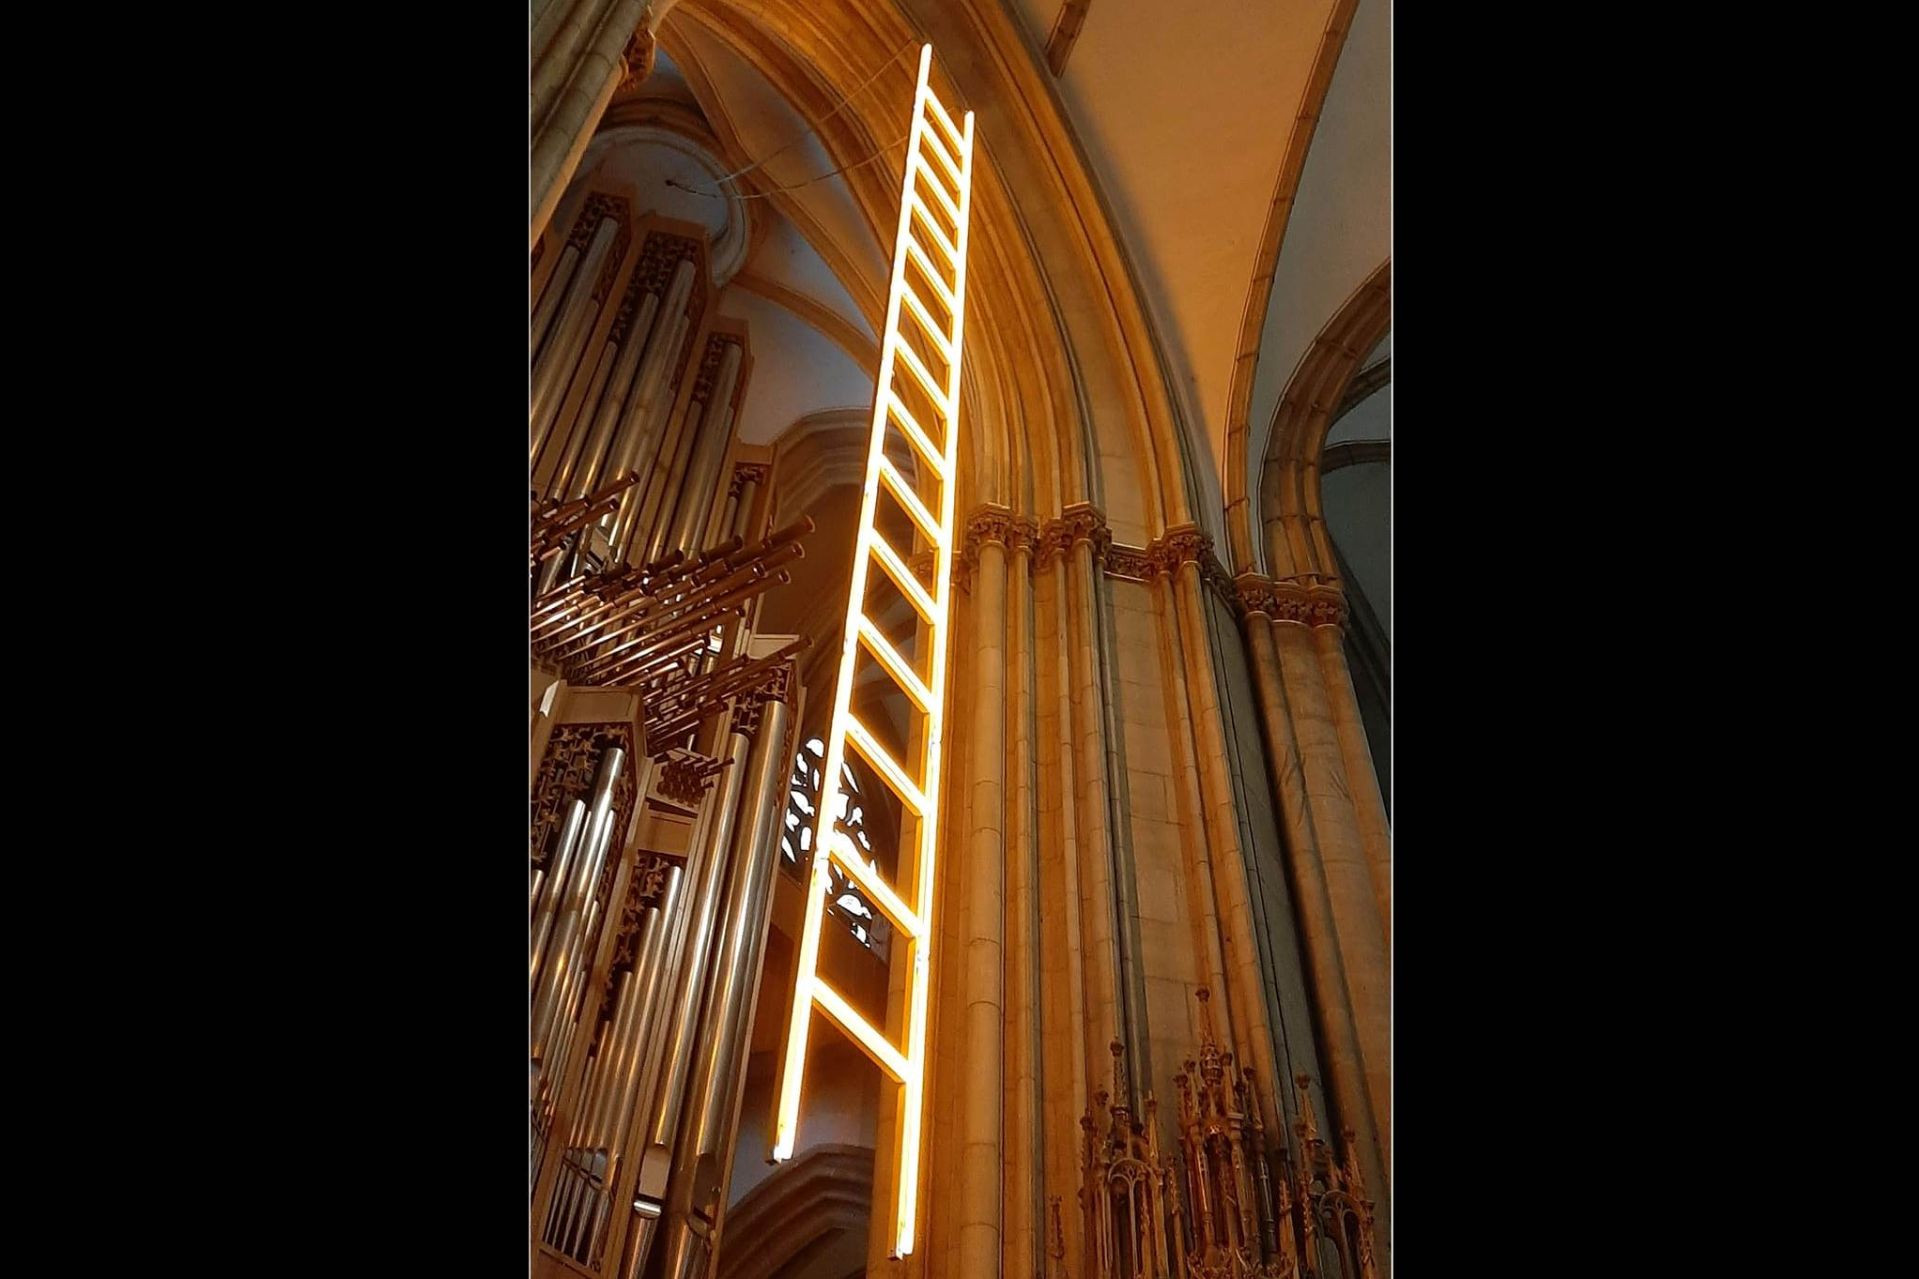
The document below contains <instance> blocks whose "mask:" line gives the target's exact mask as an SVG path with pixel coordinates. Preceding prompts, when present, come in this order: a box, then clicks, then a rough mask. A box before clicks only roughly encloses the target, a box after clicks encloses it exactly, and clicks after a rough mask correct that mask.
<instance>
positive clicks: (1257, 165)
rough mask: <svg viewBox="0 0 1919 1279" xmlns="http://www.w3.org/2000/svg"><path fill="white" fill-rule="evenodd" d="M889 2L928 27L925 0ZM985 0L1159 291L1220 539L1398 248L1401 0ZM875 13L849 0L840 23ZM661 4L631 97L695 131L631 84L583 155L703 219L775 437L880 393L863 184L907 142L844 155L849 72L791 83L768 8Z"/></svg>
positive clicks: (879, 247)
mask: <svg viewBox="0 0 1919 1279" xmlns="http://www.w3.org/2000/svg"><path fill="white" fill-rule="evenodd" d="M822 2H824V0H822ZM898 3H899V4H900V8H901V11H902V13H904V14H906V15H907V17H908V21H909V23H911V24H913V25H916V26H924V25H925V22H926V21H927V20H928V15H927V14H923V13H921V12H920V10H921V9H922V8H923V7H924V6H923V5H922V4H921V3H919V2H918V0H898ZM995 3H997V4H998V5H999V6H1000V7H1001V8H1002V9H1003V10H1004V12H1005V15H1006V17H1007V18H1008V19H1009V20H1010V21H1011V22H1012V24H1013V27H1014V28H1016V29H1017V31H1018V32H1019V34H1020V36H1022V37H1023V38H1024V40H1025V42H1026V44H1027V46H1028V48H1027V51H1028V54H1029V56H1030V57H1031V59H1032V65H1033V66H1034V67H1035V68H1037V76H1038V82H1039V83H1041V84H1042V85H1044V86H1045V91H1047V92H1051V93H1052V94H1054V95H1055V97H1056V102H1057V109H1058V111H1059V112H1060V114H1061V116H1062V117H1063V119H1064V121H1065V123H1066V125H1067V126H1068V130H1067V133H1066V135H1064V136H1065V137H1066V139H1067V145H1070V147H1071V148H1072V149H1073V150H1075V151H1076V153H1077V157H1078V159H1079V160H1080V162H1081V163H1082V164H1083V166H1084V168H1085V170H1086V171H1087V173H1088V174H1089V175H1090V177H1091V179H1092V182H1093V185H1094V187H1095V188H1096V191H1097V196H1098V199H1099V202H1100V205H1101V207H1102V208H1103V210H1104V213H1105V216H1106V219H1107V221H1108V222H1109V223H1110V225H1111V228H1112V230H1113V232H1114V234H1115V235H1116V237H1117V239H1118V242H1119V245H1120V249H1121V252H1122V253H1123V256H1124V262H1125V269H1126V270H1127V272H1128V274H1129V275H1130V277H1131V279H1132V282H1133V284H1134V287H1135V289H1136V290H1137V292H1138V294H1139V297H1140V298H1141V300H1142V303H1143V305H1144V307H1145V309H1146V312H1147V316H1148V319H1149V322H1150V325H1151V330H1152V338H1153V342H1154V345H1155V347H1156V349H1157V352H1158V355H1159V360H1160V363H1161V366H1162V369H1163V371H1164V374H1165V377H1166V386H1167V389H1168V391H1169V392H1170V393H1171V395H1172V398H1173V400H1174V403H1175V408H1176V411H1177V414H1178V417H1179V419H1180V422H1179V425H1180V429H1181V433H1182V435H1183V437H1184V440H1185V452H1186V454H1187V459H1188V467H1189V468H1190V470H1191V471H1192V472H1193V474H1194V475H1195V477H1196V487H1197V490H1198V492H1197V497H1198V501H1197V502H1196V504H1195V506H1196V510H1195V518H1197V519H1199V521H1200V522H1201V524H1202V525H1203V526H1205V527H1208V528H1209V529H1211V530H1212V531H1214V532H1215V533H1216V534H1217V533H1223V531H1224V528H1225V526H1226V524H1227V523H1228V522H1229V520H1231V519H1232V518H1233V511H1232V507H1231V499H1232V497H1233V495H1234V494H1235V493H1241V494H1248V495H1251V500H1252V501H1253V502H1257V501H1258V494H1259V490H1260V482H1259V469H1260V464H1261V460H1262V458H1263V456H1264V453H1265V451H1266V446H1267V440H1268V436H1269V433H1270V429H1271V423H1272V420H1273V417H1274V413H1275V410H1276V409H1277V407H1278V405H1279V401H1280V399H1281V396H1282V395H1283V394H1284V392H1285V389H1286V386H1287V383H1288V381H1289V379H1290V378H1291V376H1292V374H1293V372H1294V370H1295V369H1296V368H1297V367H1298V366H1299V363H1300V359H1301V356H1302V354H1303V353H1304V352H1305V351H1306V350H1307V348H1308V347H1309V346H1310V345H1311V343H1312V341H1313V339H1314V337H1315V336H1316V335H1317V334H1319V333H1320V331H1321V330H1322V328H1323V327H1324V326H1325V325H1326V323H1327V321H1328V320H1329V319H1330V318H1331V317H1332V316H1334V315H1335V314H1337V313H1338V312H1339V310H1340V307H1341V306H1342V304H1343V303H1345V302H1346V301H1347V299H1348V298H1349V297H1350V296H1351V295H1352V294H1353V292H1354V291H1355V290H1356V289H1357V288H1358V287H1359V286H1360V285H1361V284H1362V282H1364V281H1365V280H1366V279H1367V278H1368V277H1369V275H1371V274H1372V273H1373V272H1374V271H1375V270H1376V269H1377V268H1378V267H1379V266H1380V264H1381V263H1382V262H1384V261H1385V260H1386V259H1387V258H1388V257H1389V255H1390V249H1391V229H1390V196H1391V192H1390V185H1391V149H1390V133H1391V109H1390V101H1389V95H1390V77H1391V0H1286V3H1277V2H1276V0H1207V2H1206V3H1198V4H1193V3H1189V4H1167V3H1165V2H1164V0H964V4H965V5H966V6H967V7H974V6H979V5H986V6H991V5H993V4H995ZM863 7H870V6H864V5H863V4H855V3H852V2H851V0H849V8H848V14H847V22H849V23H854V22H857V21H859V20H860V18H859V13H858V11H859V10H861V9H862V8H863ZM656 8H667V9H669V10H670V11H669V12H668V14H667V17H666V19H665V21H664V23H663V24H662V26H661V28H660V32H659V39H660V49H661V53H660V56H659V58H658V62H657V65H656V67H655V69H654V72H653V74H652V75H651V76H650V77H649V78H648V79H647V80H646V81H645V82H644V84H643V85H642V86H640V88H639V90H638V94H639V96H641V97H644V98H645V99H647V100H649V101H650V102H651V103H653V104H654V108H655V110H654V114H655V115H657V114H659V113H660V112H668V113H672V112H677V113H679V114H678V115H677V116H675V121H678V122H680V123H683V124H684V125H685V126H686V127H685V130H684V131H685V132H686V133H688V134H691V135H696V136H695V140H693V141H688V140H687V139H685V138H676V137H673V136H671V126H672V125H673V123H674V121H668V122H666V124H667V126H668V127H667V128H664V129H663V128H661V127H656V126H657V125H658V124H659V122H658V121H656V120H651V119H649V120H648V122H647V124H646V126H645V127H642V126H640V125H636V124H634V123H632V120H631V117H632V115H633V107H632V105H631V95H628V94H627V91H625V90H623V91H622V93H623V95H625V96H623V97H622V98H616V101H615V109H614V110H613V111H611V112H609V114H608V119H607V123H606V125H604V126H603V127H602V129H601V132H600V134H599V136H598V137H596V139H595V141H594V143H593V145H592V147H591V148H590V149H589V151H588V153H587V157H586V161H585V162H584V163H583V164H582V166H581V172H582V173H585V172H586V171H587V170H588V169H591V168H594V167H596V166H597V167H599V168H601V169H603V170H604V171H606V172H619V173H621V174H622V176H624V177H627V178H628V179H629V180H634V181H637V180H638V178H639V173H640V171H641V170H650V172H651V175H652V191H653V194H654V195H656V196H657V197H658V199H657V201H656V207H657V208H658V210H659V211H660V212H663V213H667V214H668V215H669V216H673V217H677V218H682V219H684V220H687V221H697V222H700V223H702V224H703V225H706V226H707V227H708V228H709V232H710V234H712V235H713V236H714V240H715V253H714V257H713V261H714V265H715V275H716V282H717V283H721V284H724V285H725V291H724V294H723V296H722V299H721V303H720V308H719V309H720V313H721V314H723V315H726V316H730V317H733V318H736V319H745V320H747V321H748V322H749V325H750V327H751V329H752V331H753V334H754V336H753V353H754V359H755V367H754V374H753V380H752V383H751V384H750V387H751V389H750V390H749V393H748V395H747V399H746V403H745V405H744V406H743V411H742V418H741V434H742V437H743V438H744V439H745V440H747V441H748V442H752V443H774V442H776V441H778V440H779V439H780V437H781V436H782V435H784V434H785V433H787V432H789V431H790V430H792V428H793V427H794V425H795V424H796V423H799V422H801V421H802V420H804V419H808V418H817V416H818V415H821V414H834V413H839V412H844V411H846V410H849V409H853V408H857V407H859V406H861V405H862V404H863V403H865V402H867V401H868V400H869V399H870V396H871V389H872V388H871V372H870V370H871V369H872V368H873V367H874V365H875V364H876V363H877V354H878V343H877V341H876V340H875V331H876V329H877V327H878V325H879V322H880V319H881V317H882V314H883V309H884V302H885V282H886V271H887V265H888V250H889V247H890V246H889V245H888V244H887V243H885V240H886V239H887V234H886V233H887V232H888V231H889V230H890V228H882V227H878V226H876V225H875V222H874V219H873V217H872V215H871V212H870V208H869V209H868V210H867V211H865V212H863V211H862V205H861V202H860V200H858V199H856V198H855V196H854V194H853V191H852V189H851V188H850V187H849V185H848V178H849V177H853V178H858V179H860V180H862V181H866V180H867V179H868V178H870V177H872V176H873V175H876V174H879V173H881V172H882V171H884V172H886V173H888V174H890V173H891V171H892V170H893V169H894V168H896V167H897V164H898V161H899V156H900V154H901V148H899V147H898V146H892V147H888V146H887V145H886V143H887V142H890V141H892V140H891V139H874V144H873V146H872V147H871V148H869V151H870V154H867V155H865V156H860V155H852V154H838V153H835V152H833V151H829V149H828V146H827V145H826V143H825V142H824V141H823V140H822V139H823V138H824V137H825V136H826V135H827V133H829V132H830V130H824V129H822V128H821V127H820V126H821V120H820V118H819V117H821V116H822V115H824V114H825V111H824V110H823V109H822V104H825V106H826V107H828V108H830V107H831V106H832V104H833V103H834V102H835V101H836V100H838V93H837V91H836V92H831V93H827V92H822V93H820V94H819V95H818V96H817V98H809V97H808V93H809V92H811V90H810V88H802V89H799V90H796V88H795V86H796V85H800V86H807V85H809V84H810V83H811V82H810V80H809V77H810V74H811V73H810V72H808V71H807V70H806V65H807V58H806V57H805V56H802V55H801V54H800V53H799V52H798V51H796V50H790V49H789V50H787V51H786V53H784V54H781V53H778V52H777V51H776V52H775V53H774V54H773V55H772V56H773V57H774V58H775V59H776V61H774V62H771V63H769V61H768V56H769V55H768V54H767V52H766V51H765V50H764V49H762V50H759V51H757V52H756V53H755V55H754V57H753V58H752V59H749V58H748V57H747V56H745V55H744V53H743V52H742V46H741V44H740V42H739V40H738V39H737V37H736V35H735V31H736V30H737V29H743V28H733V29H729V24H734V23H738V24H750V23H751V22H752V21H753V20H754V18H755V13H756V10H755V7H754V6H753V5H751V4H747V3H740V4H733V3H730V2H729V0H697V2H689V3H682V4H674V5H670V6H669V5H665V4H661V3H659V2H658V0H656ZM821 22H822V24H823V26H824V28H831V27H832V26H833V23H831V22H830V21H827V19H826V18H825V17H822V18H821ZM1069 36H1070V39H1069V38H1067V37H1069ZM780 57H790V59H791V64H792V65H791V66H790V67H787V66H785V65H783V64H781V63H779V62H778V61H777V58H780ZM866 60H867V61H872V62H879V61H880V59H879V58H876V57H875V58H868V59H866ZM1049 63H1050V64H1051V65H1050V66H1049ZM1052 67H1057V68H1058V73H1057V74H1055V72H1054V70H1053V69H1052ZM883 70H885V68H884V67H881V66H875V67H873V68H872V73H874V74H877V73H879V72H881V71H883ZM775 78H778V79H779V81H780V83H779V84H777V85H776V84H775V82H774V79H775ZM891 78H897V77H890V78H889V79H888V80H887V81H885V82H883V83H884V84H887V85H890V80H891ZM842 88H844V86H842ZM890 91H891V89H890V88H889V89H888V92H890ZM872 92H874V93H878V92H879V89H875V90H873V91H872ZM855 96H857V91H856V92H855ZM796 97H797V98H799V99H805V100H803V101H796ZM622 111H626V112H627V117H622V116H621V112H622ZM623 118H624V119H626V123H622V119H623ZM849 118H850V113H849ZM843 123H845V118H843V119H842V121H840V122H836V124H843ZM994 144H995V140H994V139H993V138H992V137H990V136H988V137H985V138H984V145H985V146H986V147H987V149H988V151H989V153H990V152H991V151H992V149H993V147H994ZM844 150H845V147H844V146H841V147H840V148H839V151H842V152H843V151H844ZM1055 151H1056V152H1057V151H1058V146H1057V145H1056V146H1055ZM849 164H852V165H855V166H856V167H853V168H852V169H851V170H850V172H849V173H848V174H844V175H843V174H840V173H837V172H836V170H838V169H841V168H843V167H846V166H848V165H849ZM739 170H746V172H744V173H738V171H739ZM736 174H737V176H734V175H736ZM894 180H895V179H893V178H892V177H890V176H889V177H887V178H886V179H885V182H886V183H889V184H890V182H892V181H894ZM1010 193H1011V195H1012V197H1013V199H1014V201H1015V203H1016V204H1017V203H1019V202H1020V201H1022V200H1024V199H1032V198H1038V193H1035V192H1028V191H1026V190H1024V189H1023V188H1021V187H1019V186H1018V185H1014V186H1013V187H1012V189H1011V192H1010ZM868 204H869V206H870V201H868ZM1095 287H1096V288H1097V287H1101V286H1097V284H1096V285H1095ZM1095 411H1096V412H1097V411H1098V410H1097V407H1096V408H1095ZM818 479H820V480H824V481H827V482H828V483H829V485H830V483H832V482H844V483H856V482H857V479H858V476H857V474H848V475H846V476H843V477H842V476H840V475H838V474H837V473H835V474H832V475H828V476H822V477H818ZM1247 526H1248V527H1257V518H1256V515H1255V516H1253V517H1252V518H1250V519H1248V521H1247ZM1151 532H1152V530H1151V529H1150V528H1148V529H1147V533H1148V535H1150V533H1151ZM1222 540H1223V539H1222ZM822 549H823V550H824V549H827V548H822Z"/></svg>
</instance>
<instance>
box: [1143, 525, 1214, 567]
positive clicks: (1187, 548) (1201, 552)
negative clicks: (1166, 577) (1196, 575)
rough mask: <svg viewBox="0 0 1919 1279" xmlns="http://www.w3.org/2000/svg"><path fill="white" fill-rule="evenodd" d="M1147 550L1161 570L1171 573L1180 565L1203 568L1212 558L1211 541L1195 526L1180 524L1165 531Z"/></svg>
mask: <svg viewBox="0 0 1919 1279" xmlns="http://www.w3.org/2000/svg"><path fill="white" fill-rule="evenodd" d="M1149 550H1150V551H1151V553H1152V555H1153V557H1154V558H1155V559H1156V560H1157V561H1158V563H1159V564H1160V566H1161V568H1162V569H1163V570H1164V571H1165V572H1168V573H1172V572H1176V571H1178V569H1179V566H1180V565H1182V564H1198V565H1201V566H1202V567H1204V565H1205V564H1206V562H1207V561H1208V560H1210V559H1212V558H1213V539H1212V538H1210V537H1208V536H1206V534H1204V533H1202V532H1200V531H1199V528H1198V526H1197V525H1193V524H1181V525H1177V526H1175V527H1173V528H1169V529H1167V530H1166V532H1165V534H1164V535H1163V536H1161V537H1160V538H1159V539H1158V540H1156V541H1155V542H1154V543H1153V544H1152V546H1151V547H1150V548H1149Z"/></svg>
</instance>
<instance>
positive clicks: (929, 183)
mask: <svg viewBox="0 0 1919 1279" xmlns="http://www.w3.org/2000/svg"><path fill="white" fill-rule="evenodd" d="M913 167H914V168H916V169H918V170H919V171H920V172H921V173H924V174H925V175H926V181H925V182H923V183H921V186H922V187H923V188H924V189H925V190H928V191H931V192H932V193H933V194H934V195H936V196H938V197H939V202H940V207H941V208H943V209H945V210H946V215H947V216H948V217H950V218H952V219H953V225H954V226H958V225H959V220H960V211H959V205H957V204H954V203H953V197H952V196H950V195H948V194H946V184H945V183H944V182H941V181H940V180H939V175H938V174H937V173H934V172H933V166H932V165H930V164H928V163H927V162H926V161H925V160H924V159H922V158H920V157H919V156H914V157H913Z"/></svg>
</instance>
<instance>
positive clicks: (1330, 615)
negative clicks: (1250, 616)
mask: <svg viewBox="0 0 1919 1279" xmlns="http://www.w3.org/2000/svg"><path fill="white" fill-rule="evenodd" d="M1272 591H1273V607H1272V609H1271V610H1270V612H1271V616H1272V618H1273V620H1274V621H1276V622H1297V623H1298V624H1299V625H1301V626H1340V625H1343V624H1344V623H1345V621H1346V596H1345V593H1344V592H1343V591H1341V590H1340V589H1339V588H1338V587H1337V586H1328V585H1319V584H1316V585H1312V586H1308V585H1306V584H1304V583H1301V582H1292V581H1286V582H1274V583H1273V586H1272Z"/></svg>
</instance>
